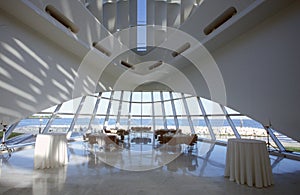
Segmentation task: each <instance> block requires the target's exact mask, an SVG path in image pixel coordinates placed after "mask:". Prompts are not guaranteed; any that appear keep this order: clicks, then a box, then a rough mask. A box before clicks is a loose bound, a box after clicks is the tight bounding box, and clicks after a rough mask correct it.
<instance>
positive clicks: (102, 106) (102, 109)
mask: <svg viewBox="0 0 300 195" xmlns="http://www.w3.org/2000/svg"><path fill="white" fill-rule="evenodd" d="M108 103H109V100H108V99H102V98H101V100H100V103H99V105H98V110H97V114H103V115H105V114H106V112H107V107H108Z"/></svg>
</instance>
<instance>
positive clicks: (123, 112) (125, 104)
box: [121, 102, 129, 115]
mask: <svg viewBox="0 0 300 195" xmlns="http://www.w3.org/2000/svg"><path fill="white" fill-rule="evenodd" d="M121 115H129V103H128V102H122V109H121Z"/></svg>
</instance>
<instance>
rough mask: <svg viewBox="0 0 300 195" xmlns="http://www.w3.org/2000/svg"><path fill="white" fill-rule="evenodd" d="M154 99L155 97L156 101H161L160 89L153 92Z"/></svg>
mask: <svg viewBox="0 0 300 195" xmlns="http://www.w3.org/2000/svg"><path fill="white" fill-rule="evenodd" d="M153 99H154V101H161V98H160V92H159V91H155V92H153Z"/></svg>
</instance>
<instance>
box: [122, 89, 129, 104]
mask: <svg viewBox="0 0 300 195" xmlns="http://www.w3.org/2000/svg"><path fill="white" fill-rule="evenodd" d="M130 94H131V92H130V91H124V92H123V101H128V102H129V101H130Z"/></svg>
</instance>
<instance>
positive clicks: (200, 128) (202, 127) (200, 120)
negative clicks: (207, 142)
mask: <svg viewBox="0 0 300 195" xmlns="http://www.w3.org/2000/svg"><path fill="white" fill-rule="evenodd" d="M191 119H192V121H193V125H194V129H195V133H196V134H197V135H198V136H199V137H202V138H208V139H210V138H211V137H210V134H209V130H208V128H207V126H206V123H205V121H204V117H201V116H197V117H191Z"/></svg>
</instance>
